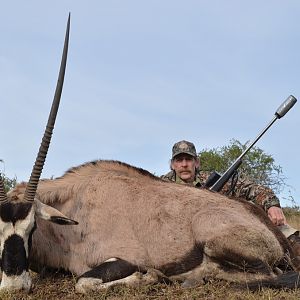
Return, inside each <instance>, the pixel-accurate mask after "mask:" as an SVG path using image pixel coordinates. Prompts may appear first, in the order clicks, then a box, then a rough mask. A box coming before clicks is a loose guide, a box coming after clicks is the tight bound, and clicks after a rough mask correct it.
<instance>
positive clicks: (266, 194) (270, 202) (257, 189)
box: [161, 171, 280, 211]
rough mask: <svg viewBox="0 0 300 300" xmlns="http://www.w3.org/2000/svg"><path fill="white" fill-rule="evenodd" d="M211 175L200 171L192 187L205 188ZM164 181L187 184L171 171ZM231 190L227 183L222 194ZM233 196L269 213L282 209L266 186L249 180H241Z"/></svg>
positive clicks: (163, 177) (164, 176) (164, 177)
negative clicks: (274, 209)
mask: <svg viewBox="0 0 300 300" xmlns="http://www.w3.org/2000/svg"><path fill="white" fill-rule="evenodd" d="M209 175H210V173H209V172H202V171H200V172H199V173H198V174H197V175H196V177H195V180H194V181H193V183H192V185H193V186H195V187H197V188H200V187H202V186H203V184H204V183H205V182H206V180H207V178H208V176H209ZM161 178H162V179H164V180H169V181H175V182H177V183H183V184H187V183H185V182H184V181H182V180H181V179H180V178H179V176H176V174H175V172H174V171H171V172H169V173H167V174H166V175H163V176H162V177H161ZM229 190H230V184H229V183H226V184H225V186H224V187H223V189H222V191H221V193H222V194H228V191H229ZM231 196H233V197H235V198H242V199H246V200H248V201H251V202H252V203H255V204H257V205H260V206H261V207H263V209H264V210H265V211H267V210H268V209H269V208H270V207H271V206H277V207H280V202H279V199H278V198H277V196H276V195H275V194H274V192H273V191H272V190H271V189H269V188H267V187H264V186H261V185H258V184H255V183H253V182H251V181H249V180H246V179H244V180H241V179H239V180H238V182H237V184H236V186H235V188H234V190H233V193H232V194H231Z"/></svg>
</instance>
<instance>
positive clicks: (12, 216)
mask: <svg viewBox="0 0 300 300" xmlns="http://www.w3.org/2000/svg"><path fill="white" fill-rule="evenodd" d="M31 207H32V203H30V202H21V203H14V202H11V201H9V202H6V203H3V204H1V205H0V217H1V219H2V221H3V222H12V223H13V224H15V223H16V222H17V221H18V220H24V219H25V218H26V217H27V216H28V213H29V211H30V209H31Z"/></svg>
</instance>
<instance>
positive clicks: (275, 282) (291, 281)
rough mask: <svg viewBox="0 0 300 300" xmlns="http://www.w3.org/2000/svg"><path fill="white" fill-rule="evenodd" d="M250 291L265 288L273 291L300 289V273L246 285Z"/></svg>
mask: <svg viewBox="0 0 300 300" xmlns="http://www.w3.org/2000/svg"><path fill="white" fill-rule="evenodd" d="M246 287H247V288H248V289H249V290H252V291H253V290H259V289H261V288H263V287H267V288H273V289H295V288H298V287H300V273H299V272H295V271H290V272H287V273H284V274H282V275H279V276H277V277H276V278H274V279H270V280H262V281H255V282H249V283H247V284H246Z"/></svg>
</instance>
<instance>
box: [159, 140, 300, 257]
mask: <svg viewBox="0 0 300 300" xmlns="http://www.w3.org/2000/svg"><path fill="white" fill-rule="evenodd" d="M170 168H171V171H170V172H169V173H167V174H166V175H163V176H162V178H163V179H164V180H169V181H175V182H177V183H180V184H188V185H192V186H194V187H196V188H201V187H202V186H203V184H204V183H205V182H206V179H207V178H208V175H209V174H207V173H205V172H200V161H199V157H198V155H197V151H196V148H195V146H194V144H193V143H191V142H188V141H184V140H183V141H180V142H177V143H175V144H174V146H173V148H172V158H171V164H170ZM226 190H228V187H227V188H226V186H225V187H224V188H223V189H222V191H221V192H222V193H225V192H226ZM233 196H234V197H238V198H244V199H246V200H248V201H251V202H253V203H255V204H257V205H260V206H261V207H262V208H263V209H264V210H265V211H266V212H267V214H268V216H269V218H270V219H271V221H272V222H273V224H275V225H276V226H278V228H279V229H280V230H281V231H282V233H283V234H284V235H285V236H286V237H287V238H288V240H289V241H290V243H291V245H292V247H293V250H294V252H295V254H296V255H297V256H300V237H299V231H298V230H296V229H294V228H292V227H291V226H289V225H288V224H287V222H286V218H285V216H284V214H283V211H282V209H281V207H280V202H279V199H278V198H277V197H276V195H275V194H274V192H273V191H272V190H271V189H268V188H266V187H263V186H261V185H257V184H254V183H251V182H249V180H239V181H238V182H237V184H236V186H235V188H234V191H233Z"/></svg>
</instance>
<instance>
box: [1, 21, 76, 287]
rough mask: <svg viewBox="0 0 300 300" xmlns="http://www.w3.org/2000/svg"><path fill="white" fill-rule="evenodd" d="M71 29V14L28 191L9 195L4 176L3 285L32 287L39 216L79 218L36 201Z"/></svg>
mask: <svg viewBox="0 0 300 300" xmlns="http://www.w3.org/2000/svg"><path fill="white" fill-rule="evenodd" d="M69 30H70V15H69V18H68V24H67V30H66V36H65V44H64V50H63V55H62V61H61V66H60V71H59V77H58V82H57V86H56V90H55V95H54V99H53V103H52V107H51V112H50V115H49V119H48V123H47V126H46V130H45V133H44V137H43V139H42V143H41V146H40V149H39V152H38V155H37V159H36V162H35V164H34V167H33V170H32V173H31V176H30V179H29V182H28V184H27V186H26V190H24V194H23V195H22V196H21V197H16V195H15V194H14V192H11V193H10V194H9V195H6V193H5V189H4V182H3V179H2V177H1V176H0V257H1V260H0V264H1V271H2V280H1V285H0V289H8V290H18V289H24V290H30V288H31V278H30V275H29V271H28V266H29V263H28V255H29V251H30V248H31V242H32V234H33V232H34V229H35V227H36V222H35V221H36V217H40V218H43V219H45V220H47V221H51V222H54V223H58V224H77V222H75V221H73V220H70V219H68V218H67V217H65V216H64V215H63V214H62V213H60V212H59V211H57V210H56V209H54V208H52V207H50V206H48V205H45V204H43V203H41V202H39V201H38V200H35V201H34V198H35V194H36V190H37V186H38V182H39V178H40V175H41V172H42V169H43V166H44V162H45V159H46V155H47V152H48V147H49V144H50V140H51V135H52V132H53V128H54V123H55V119H56V114H57V110H58V106H59V102H60V97H61V92H62V87H63V81H64V74H65V68H66V61H67V51H68V41H69Z"/></svg>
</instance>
